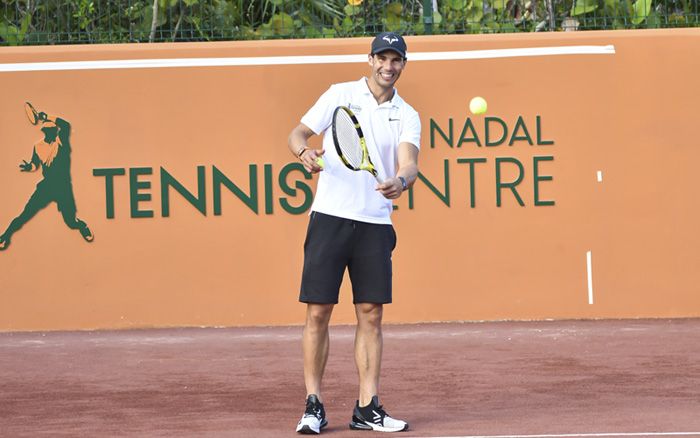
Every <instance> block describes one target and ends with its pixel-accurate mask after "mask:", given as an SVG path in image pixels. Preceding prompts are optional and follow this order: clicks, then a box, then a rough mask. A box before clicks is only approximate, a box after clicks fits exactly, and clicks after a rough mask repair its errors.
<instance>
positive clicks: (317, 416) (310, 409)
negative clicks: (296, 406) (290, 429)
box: [297, 394, 328, 435]
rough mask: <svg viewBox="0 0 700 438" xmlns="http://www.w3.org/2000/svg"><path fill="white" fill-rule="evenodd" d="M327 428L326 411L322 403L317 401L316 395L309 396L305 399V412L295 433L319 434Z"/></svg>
mask: <svg viewBox="0 0 700 438" xmlns="http://www.w3.org/2000/svg"><path fill="white" fill-rule="evenodd" d="M326 426H328V421H326V410H325V409H323V403H321V402H320V401H318V397H317V396H316V394H311V395H309V396H308V397H307V398H306V410H305V411H304V415H303V416H302V417H301V420H299V424H297V432H299V433H303V434H316V435H318V434H319V433H321V429H323V428H324V427H326Z"/></svg>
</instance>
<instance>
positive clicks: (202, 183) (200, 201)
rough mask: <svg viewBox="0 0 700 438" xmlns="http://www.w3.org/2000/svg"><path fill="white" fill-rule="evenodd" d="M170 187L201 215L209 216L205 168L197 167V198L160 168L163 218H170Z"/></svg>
mask: <svg viewBox="0 0 700 438" xmlns="http://www.w3.org/2000/svg"><path fill="white" fill-rule="evenodd" d="M170 187H172V188H174V189H175V190H176V191H177V192H178V193H179V194H181V195H182V196H183V197H184V198H185V199H186V200H187V202H189V203H190V204H192V206H193V207H194V208H196V209H197V210H199V212H200V213H202V214H203V215H204V216H206V215H207V186H206V177H205V173H204V166H197V197H195V196H194V195H193V194H192V193H191V192H190V191H189V190H187V189H186V188H185V186H183V185H182V184H180V182H179V181H178V180H176V179H175V178H173V176H172V175H171V174H170V172H168V171H167V170H165V168H163V167H161V168H160V205H161V212H162V215H163V217H169V216H170Z"/></svg>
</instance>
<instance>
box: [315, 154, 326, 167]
mask: <svg viewBox="0 0 700 438" xmlns="http://www.w3.org/2000/svg"><path fill="white" fill-rule="evenodd" d="M316 164H318V165H319V167H321V169H323V165H324V164H325V163H324V162H323V157H316Z"/></svg>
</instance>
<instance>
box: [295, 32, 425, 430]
mask: <svg viewBox="0 0 700 438" xmlns="http://www.w3.org/2000/svg"><path fill="white" fill-rule="evenodd" d="M368 63H369V67H370V71H369V76H368V77H366V78H365V77H363V78H361V79H360V80H358V81H355V82H346V83H341V84H335V85H332V86H331V87H330V88H329V89H328V90H327V91H326V92H325V93H324V94H323V95H322V96H321V97H320V98H319V99H318V101H317V102H316V103H315V104H314V105H313V107H311V109H310V110H309V111H308V112H307V113H306V114H305V115H304V116H303V117H302V119H301V123H300V124H299V125H298V126H297V127H296V128H294V129H293V130H292V132H291V133H290V135H289V141H288V147H289V150H290V151H291V152H292V153H293V154H294V155H295V156H296V157H297V158H298V159H299V160H301V162H302V163H303V165H304V167H305V168H306V170H307V171H309V172H311V173H319V172H320V175H319V180H318V185H317V189H316V195H315V197H314V203H313V205H312V207H311V215H310V219H309V225H308V229H307V234H306V241H305V243H304V267H303V271H302V279H301V293H300V296H299V301H301V302H303V303H306V322H305V326H304V332H303V335H302V348H303V356H304V382H305V384H306V396H307V397H306V410H305V412H304V415H303V416H302V418H301V420H300V421H299V423H298V425H297V429H296V430H297V432H299V433H308V434H318V433H320V432H321V429H322V428H323V427H325V426H326V425H327V424H328V421H327V420H326V413H325V409H324V406H323V398H322V395H321V381H322V379H323V373H324V370H325V367H326V361H327V359H328V347H329V336H328V324H329V322H330V318H331V313H332V312H333V307H334V306H335V304H337V303H338V296H339V291H340V284H341V281H342V279H343V275H344V273H345V270H346V269H347V270H348V273H349V276H350V281H351V283H352V292H353V304H354V306H355V315H356V317H357V330H356V333H355V364H356V365H357V371H358V374H359V397H358V400H357V402H356V403H355V408H354V410H353V413H352V419H351V422H350V427H351V428H352V429H360V430H375V431H381V432H398V431H402V430H407V429H408V423H406V422H405V421H403V420H397V419H395V418H392V417H391V416H389V415H388V414H387V412H386V411H385V410H384V409H383V407H382V406H381V405H380V404H379V398H378V392H379V372H380V368H381V360H382V344H383V339H382V315H383V306H384V304H388V303H391V301H392V262H391V254H392V251H393V250H394V247H395V246H396V234H395V232H394V228H393V226H392V223H391V212H392V210H393V203H392V200H393V199H397V198H399V197H400V196H401V194H402V193H403V192H404V191H405V190H406V189H408V187H410V186H411V185H412V184H413V183H414V181H415V179H416V177H417V175H418V151H419V148H420V132H421V128H420V119H419V117H418V113H417V112H416V111H415V110H414V109H413V108H412V107H411V106H410V105H408V104H407V103H406V102H405V101H404V100H403V99H402V98H401V97H400V96H399V94H398V92H397V91H396V89H395V88H394V84H395V83H396V81H397V80H398V79H399V77H401V73H402V72H403V70H404V68H405V67H406V43H405V41H404V39H403V38H402V37H401V36H400V35H398V34H395V33H391V32H384V33H381V34H379V35H377V36H376V38H374V40H373V41H372V46H371V53H370V54H369V57H368ZM338 106H347V107H348V108H350V109H351V110H352V111H353V112H354V113H355V115H356V116H357V119H358V121H359V123H360V126H361V127H362V130H363V132H364V134H365V140H366V142H367V148H368V150H369V154H370V156H371V157H372V162H373V163H374V165H375V167H376V169H377V171H378V173H379V180H381V181H382V183H379V184H378V183H377V181H376V180H375V179H374V178H373V177H372V175H370V173H368V172H353V171H352V170H350V169H348V168H347V167H346V166H345V165H344V164H343V163H342V161H341V159H340V158H339V156H338V154H337V152H336V151H335V148H334V146H333V139H332V133H331V123H332V117H333V112H334V111H335V109H336V108H337V107H338ZM320 134H323V148H322V149H311V148H309V147H308V143H307V142H308V139H309V138H310V137H311V136H313V135H320ZM320 156H323V157H324V160H323V161H324V164H323V168H321V166H320V165H319V164H318V163H317V161H316V160H317V158H318V157H320Z"/></svg>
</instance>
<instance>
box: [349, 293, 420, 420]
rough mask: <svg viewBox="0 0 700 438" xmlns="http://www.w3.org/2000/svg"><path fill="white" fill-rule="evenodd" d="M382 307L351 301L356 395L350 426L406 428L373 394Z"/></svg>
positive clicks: (379, 361)
mask: <svg viewBox="0 0 700 438" xmlns="http://www.w3.org/2000/svg"><path fill="white" fill-rule="evenodd" d="M382 311H383V308H382V304H373V303H357V304H355V313H356V314H357V331H356V332H355V363H356V364H357V371H358V373H359V375H360V397H359V400H357V403H356V404H355V409H353V412H352V420H351V421H350V428H351V429H358V430H374V431H378V432H400V431H402V430H408V423H406V422H405V421H403V420H397V419H395V418H392V417H391V416H390V415H389V414H388V413H387V412H386V411H385V410H384V407H383V406H382V405H381V404H380V403H379V396H378V395H377V393H378V391H379V371H380V369H381V364H382V346H383V341H382Z"/></svg>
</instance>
